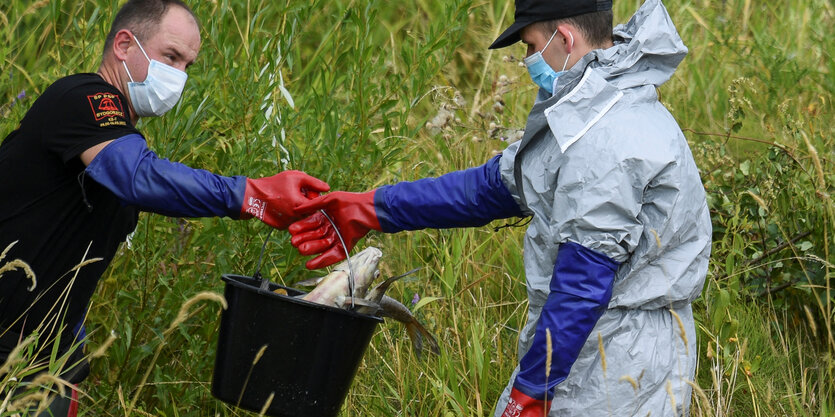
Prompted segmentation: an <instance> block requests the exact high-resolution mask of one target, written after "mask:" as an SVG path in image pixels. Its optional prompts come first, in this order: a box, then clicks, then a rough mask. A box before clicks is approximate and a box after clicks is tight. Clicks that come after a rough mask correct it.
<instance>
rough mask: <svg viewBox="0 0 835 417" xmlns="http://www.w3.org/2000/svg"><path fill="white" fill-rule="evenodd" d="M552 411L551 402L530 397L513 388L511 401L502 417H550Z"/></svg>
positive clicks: (508, 402)
mask: <svg viewBox="0 0 835 417" xmlns="http://www.w3.org/2000/svg"><path fill="white" fill-rule="evenodd" d="M550 409H551V401H545V400H541V399H540V400H537V399H534V398H531V397H528V396H527V395H525V393H523V392H522V391H519V390H517V389H516V388H513V389H511V390H510V399H509V400H508V401H507V407H505V409H504V412H503V413H502V417H543V416H547V415H548V410H550Z"/></svg>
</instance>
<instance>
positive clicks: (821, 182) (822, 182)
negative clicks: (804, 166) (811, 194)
mask: <svg viewBox="0 0 835 417" xmlns="http://www.w3.org/2000/svg"><path fill="white" fill-rule="evenodd" d="M801 133H802V134H803V140H804V141H805V142H806V147H807V148H808V149H809V156H810V157H811V158H812V163H814V164H815V172H816V173H817V175H818V178H817V180H818V181H817V182H818V184H817V185H818V187H819V188H820V190H824V189H825V187H826V177H825V176H824V174H823V165H821V160H820V157H819V156H818V150H817V149H815V146H814V145H812V142H811V141H810V140H809V136H808V135H807V134H806V132H801Z"/></svg>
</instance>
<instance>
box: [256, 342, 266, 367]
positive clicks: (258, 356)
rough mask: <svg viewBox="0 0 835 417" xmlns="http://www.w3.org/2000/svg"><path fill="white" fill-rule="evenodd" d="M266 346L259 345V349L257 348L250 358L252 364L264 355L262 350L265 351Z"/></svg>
mask: <svg viewBox="0 0 835 417" xmlns="http://www.w3.org/2000/svg"><path fill="white" fill-rule="evenodd" d="M267 346H268V345H264V346H261V349H258V353H256V354H255V358H254V359H253V360H252V364H253V365H255V364H256V363H258V361H260V360H261V357H262V356H264V352H266V351H267Z"/></svg>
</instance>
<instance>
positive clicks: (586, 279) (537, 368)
mask: <svg viewBox="0 0 835 417" xmlns="http://www.w3.org/2000/svg"><path fill="white" fill-rule="evenodd" d="M617 267H618V264H617V263H616V262H614V261H612V260H611V259H609V258H608V257H606V256H605V255H603V254H600V253H598V252H594V251H591V250H589V249H586V248H584V247H583V246H580V245H578V244H576V243H573V242H567V243H563V244H562V245H560V249H559V253H558V254H557V262H556V265H555V267H554V276H553V277H552V280H551V285H550V294H549V295H548V299H547V301H546V302H545V305H544V306H543V308H542V313H541V315H540V317H539V321H538V322H537V326H536V333H535V335H534V340H533V343H532V345H531V348H530V350H528V352H527V353H526V354H525V356H524V357H523V358H522V360H521V361H520V365H519V366H520V371H519V374H518V375H517V377H516V381H515V382H514V387H515V388H516V389H518V390H520V391H522V392H523V393H525V394H526V395H528V396H531V397H533V398H542V397H543V393H547V396H548V398H551V396H552V395H553V389H554V387H555V386H557V385H558V384H559V383H560V382H562V381H563V380H565V378H566V377H567V376H568V373H569V371H570V370H571V366H572V365H573V364H574V361H576V360H577V356H578V355H579V354H580V349H582V347H583V345H584V344H585V342H586V340H587V339H588V338H589V335H590V334H591V331H592V329H593V328H594V326H595V324H596V323H597V320H598V319H599V318H600V316H601V315H602V314H603V312H604V311H605V309H606V307H607V305H608V303H609V300H610V299H611V297H612V286H613V282H614V275H615V272H616V271H617ZM549 336H550V338H551V343H550V345H551V350H550V351H548V348H547V347H548V342H547V338H548V337H549ZM549 355H550V360H549V358H548V356H549ZM548 363H550V364H551V368H550V369H549V370H548V371H547V378H546V364H548Z"/></svg>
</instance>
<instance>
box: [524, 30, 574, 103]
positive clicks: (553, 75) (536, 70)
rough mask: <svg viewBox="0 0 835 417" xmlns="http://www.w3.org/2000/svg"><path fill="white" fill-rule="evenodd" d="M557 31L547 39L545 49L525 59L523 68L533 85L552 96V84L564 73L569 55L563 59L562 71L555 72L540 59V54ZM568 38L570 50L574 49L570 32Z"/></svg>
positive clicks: (572, 36)
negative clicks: (525, 69)
mask: <svg viewBox="0 0 835 417" xmlns="http://www.w3.org/2000/svg"><path fill="white" fill-rule="evenodd" d="M556 34H557V31H554V34H553V35H551V38H550V39H548V42H547V43H546V44H545V47H543V48H542V50H541V51H537V52H534V53H533V54H531V56H529V57H527V58H525V66H526V67H528V73H529V74H530V75H531V79H532V80H533V82H534V84H536V85H538V86H540V87H542V88H543V89H545V91H547V92H549V93H551V94H554V84H556V82H557V78H559V76H560V75H562V74H564V73H565V66H566V65H568V58H569V57H571V53H569V54H568V56H566V57H565V63H564V64H562V71H560V72H556V71H554V69H553V68H551V66H550V65H548V63H547V62H545V58H543V57H542V52H544V51H545V48H547V47H548V45H550V44H551V41H552V40H553V39H554V36H556ZM568 36H570V37H571V48H572V49H573V48H574V35H572V34H571V32H568Z"/></svg>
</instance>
